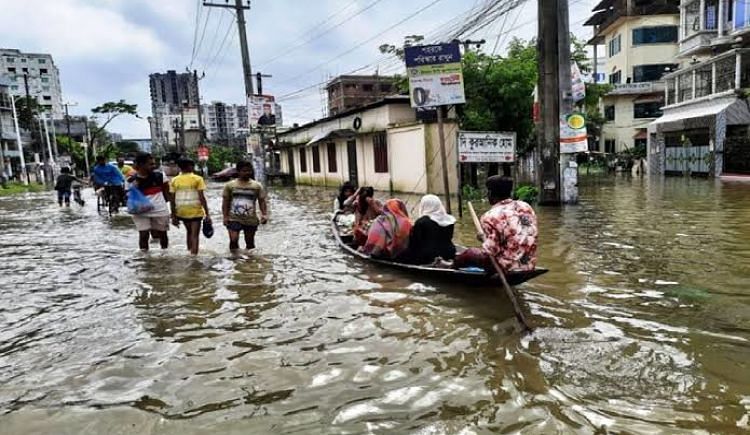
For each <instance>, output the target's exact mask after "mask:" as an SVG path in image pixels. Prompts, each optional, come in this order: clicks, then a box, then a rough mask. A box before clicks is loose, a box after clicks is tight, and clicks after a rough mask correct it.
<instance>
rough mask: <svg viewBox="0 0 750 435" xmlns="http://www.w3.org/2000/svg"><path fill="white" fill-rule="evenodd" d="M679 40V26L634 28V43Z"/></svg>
mask: <svg viewBox="0 0 750 435" xmlns="http://www.w3.org/2000/svg"><path fill="white" fill-rule="evenodd" d="M676 42H677V26H655V27H641V28H639V29H633V45H642V44H670V43H676Z"/></svg>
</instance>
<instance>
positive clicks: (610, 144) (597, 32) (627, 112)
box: [586, 0, 679, 153]
mask: <svg viewBox="0 0 750 435" xmlns="http://www.w3.org/2000/svg"><path fill="white" fill-rule="evenodd" d="M586 25H592V26H594V37H593V39H592V40H591V41H590V42H589V44H591V45H594V47H595V48H596V46H597V45H604V48H605V54H606V59H607V61H606V66H605V68H604V71H603V72H605V73H606V75H607V78H608V83H609V84H610V85H612V87H613V89H612V91H611V92H610V93H609V94H607V95H606V96H604V97H603V98H602V101H601V111H602V114H603V115H604V118H605V119H606V123H605V124H604V127H603V128H602V137H601V143H600V151H604V152H607V153H615V152H622V151H624V150H627V149H633V148H641V149H643V150H645V148H646V144H647V128H648V125H649V124H650V123H651V122H653V121H654V120H655V119H656V118H658V117H659V116H661V114H662V112H661V107H662V106H663V105H664V81H663V79H662V77H663V76H664V74H666V73H668V72H669V71H673V70H674V69H675V68H676V67H677V65H676V62H675V61H674V58H675V56H676V55H677V51H678V28H679V15H678V1H677V0H653V1H644V0H603V1H601V2H600V3H599V4H597V5H596V6H595V7H594V14H593V15H592V16H591V18H589V20H588V21H586Z"/></svg>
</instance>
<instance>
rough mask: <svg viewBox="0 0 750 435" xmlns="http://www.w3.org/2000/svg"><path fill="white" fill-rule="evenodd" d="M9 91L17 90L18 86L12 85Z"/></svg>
mask: <svg viewBox="0 0 750 435" xmlns="http://www.w3.org/2000/svg"><path fill="white" fill-rule="evenodd" d="M10 89H11V90H13V91H17V90H18V85H13V86H11V87H10Z"/></svg>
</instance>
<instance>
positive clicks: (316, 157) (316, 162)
mask: <svg viewBox="0 0 750 435" xmlns="http://www.w3.org/2000/svg"><path fill="white" fill-rule="evenodd" d="M312 155H313V172H315V173H316V174H317V173H319V172H320V149H319V148H318V146H317V145H315V146H314V147H312Z"/></svg>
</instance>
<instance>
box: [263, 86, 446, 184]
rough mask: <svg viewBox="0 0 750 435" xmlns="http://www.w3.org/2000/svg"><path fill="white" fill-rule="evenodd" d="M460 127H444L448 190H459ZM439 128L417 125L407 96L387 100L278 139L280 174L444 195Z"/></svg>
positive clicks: (308, 180) (310, 181)
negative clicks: (457, 150)
mask: <svg viewBox="0 0 750 435" xmlns="http://www.w3.org/2000/svg"><path fill="white" fill-rule="evenodd" d="M457 131H458V124H457V122H456V121H455V120H453V119H451V118H450V117H449V118H448V120H447V121H446V122H445V140H446V149H447V166H448V172H449V180H450V189H451V191H452V192H456V189H457V187H458V175H457V173H456V170H457V169H456V168H457V167H458V162H457V155H458V153H457V152H456V139H457V134H456V133H457ZM439 143H440V141H439V137H438V128H437V124H435V123H434V122H423V121H418V120H417V117H416V113H415V111H414V109H413V108H412V107H411V106H410V103H409V97H407V96H393V97H386V98H384V99H381V100H380V101H377V102H375V103H371V104H368V105H366V106H363V107H360V108H356V109H352V110H349V111H346V112H342V113H338V114H336V115H332V116H330V117H328V118H324V119H321V120H318V121H314V122H311V123H309V124H306V125H302V126H299V127H295V128H291V129H289V130H287V131H285V132H283V133H279V134H278V142H277V148H278V149H279V150H280V154H279V160H280V167H281V172H282V173H286V174H291V175H293V176H294V179H295V180H296V182H297V183H299V184H309V185H316V186H327V187H338V186H340V185H341V184H342V183H344V182H345V181H352V182H354V183H356V184H357V185H359V186H373V187H374V188H375V189H377V190H383V191H396V192H414V193H427V192H430V193H442V192H444V188H443V181H442V180H443V179H442V174H443V167H442V163H441V160H440V158H438V156H439Z"/></svg>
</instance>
